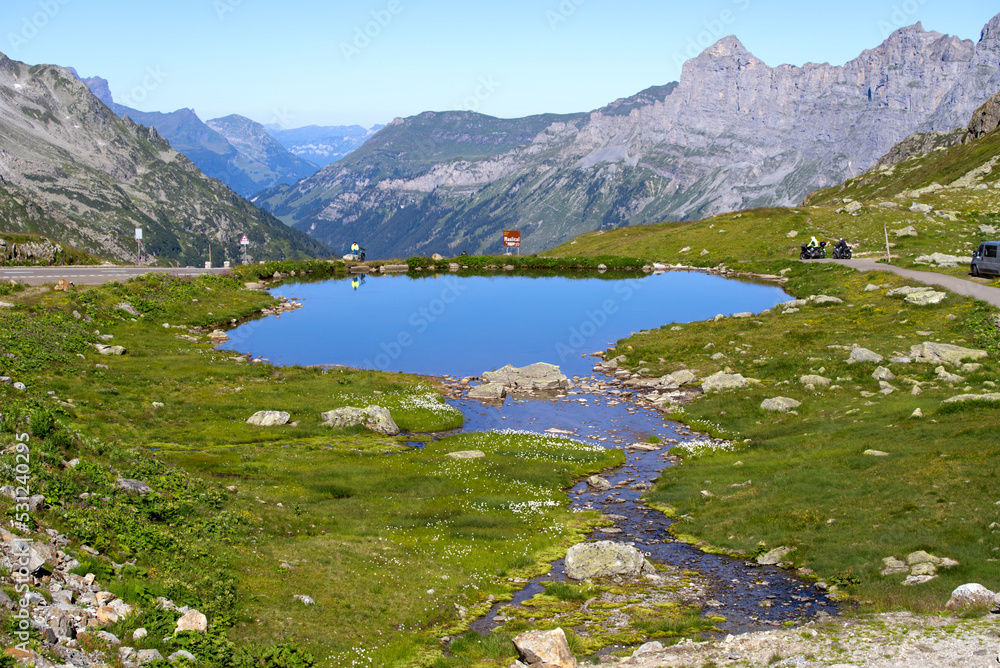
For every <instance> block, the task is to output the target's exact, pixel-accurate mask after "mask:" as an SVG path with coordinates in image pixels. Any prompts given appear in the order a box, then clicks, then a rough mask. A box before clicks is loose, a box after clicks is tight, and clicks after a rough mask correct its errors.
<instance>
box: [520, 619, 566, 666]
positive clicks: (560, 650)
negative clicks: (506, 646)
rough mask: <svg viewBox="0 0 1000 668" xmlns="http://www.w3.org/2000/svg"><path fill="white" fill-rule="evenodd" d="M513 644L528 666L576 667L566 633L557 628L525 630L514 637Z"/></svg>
mask: <svg viewBox="0 0 1000 668" xmlns="http://www.w3.org/2000/svg"><path fill="white" fill-rule="evenodd" d="M514 646H515V647H516V648H517V651H518V653H519V654H520V655H521V658H522V659H524V662H525V663H527V664H528V665H529V666H545V668H576V665H577V664H576V657H574V656H573V653H572V652H571V651H570V649H569V642H567V640H566V633H565V632H564V631H563V630H562V629H561V628H557V629H555V630H552V631H527V632H526V633H522V634H521V635H519V636H517V637H516V638H514Z"/></svg>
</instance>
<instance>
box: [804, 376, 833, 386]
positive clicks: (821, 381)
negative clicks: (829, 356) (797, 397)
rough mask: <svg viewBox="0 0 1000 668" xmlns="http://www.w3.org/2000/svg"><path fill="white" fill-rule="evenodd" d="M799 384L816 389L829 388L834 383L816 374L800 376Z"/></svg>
mask: <svg viewBox="0 0 1000 668" xmlns="http://www.w3.org/2000/svg"><path fill="white" fill-rule="evenodd" d="M799 382H800V383H802V384H803V385H812V386H814V387H827V386H828V385H829V384H830V383H832V382H833V381H831V380H830V379H829V378H825V377H823V376H818V375H816V374H807V375H805V376H800V377H799Z"/></svg>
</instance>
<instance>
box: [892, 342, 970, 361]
mask: <svg viewBox="0 0 1000 668" xmlns="http://www.w3.org/2000/svg"><path fill="white" fill-rule="evenodd" d="M986 356H987V353H986V351H985V350H977V349H975V348H963V347H962V346H955V345H952V344H950V343H934V342H932V341H924V342H923V343H920V344H918V345H915V346H911V347H910V359H912V360H913V361H914V362H920V363H924V364H955V365H957V364H961V363H962V362H963V361H964V360H967V359H973V360H977V359H982V358H984V357H986Z"/></svg>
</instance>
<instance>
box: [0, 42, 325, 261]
mask: <svg viewBox="0 0 1000 668" xmlns="http://www.w3.org/2000/svg"><path fill="white" fill-rule="evenodd" d="M192 116H193V114H192ZM185 118H186V115H185V114H183V113H178V114H175V115H173V116H172V117H171V120H174V121H178V123H177V127H178V128H185V127H192V126H193V124H188V125H187V126H185V125H184V124H183V122H182V121H184V119H185ZM213 133H214V131H213ZM181 136H183V135H181ZM137 227H138V228H142V229H143V248H144V250H145V252H146V257H145V259H144V261H146V262H149V261H152V260H153V259H154V258H155V260H158V261H161V262H163V261H167V262H174V263H179V264H185V265H186V264H192V265H196V264H200V263H202V262H204V261H205V260H206V259H208V257H207V256H208V246H209V244H211V245H212V250H213V256H214V258H215V260H216V262H218V261H219V260H220V259H222V258H224V259H230V260H237V259H239V258H240V257H241V248H240V239H241V237H242V235H244V234H246V235H247V236H248V237H249V239H250V242H251V245H250V255H251V256H252V257H254V258H255V259H272V258H273V259H279V258H288V257H304V256H325V255H328V254H329V249H328V248H326V247H325V246H323V244H321V243H319V242H318V241H315V240H314V239H311V238H309V237H308V236H306V235H305V234H302V233H301V232H297V231H295V230H292V229H289V228H288V227H286V226H285V225H283V224H282V223H281V221H279V220H276V219H275V218H274V217H272V216H270V215H268V214H266V213H264V212H263V211H260V210H259V209H256V208H255V207H253V206H252V205H251V204H250V203H249V202H247V201H246V200H244V199H243V198H241V197H239V196H237V195H236V194H235V193H233V191H232V190H230V189H229V188H227V187H226V186H224V185H223V184H222V183H220V182H219V181H217V180H215V179H212V178H209V177H207V176H205V175H204V174H203V173H202V172H200V171H199V170H198V168H197V167H196V166H195V165H194V164H192V162H191V161H190V160H189V159H188V158H186V157H185V156H184V155H182V154H180V153H178V152H177V151H176V150H174V149H173V148H172V147H171V146H170V145H169V144H168V143H167V141H166V140H164V139H163V138H162V137H161V136H160V135H159V134H158V132H157V131H156V129H153V128H150V127H146V126H143V125H137V124H136V123H134V122H133V119H131V118H125V119H122V118H119V117H118V116H117V115H115V113H113V112H112V111H111V110H109V108H108V107H107V106H106V105H105V104H102V103H101V102H100V101H99V100H98V98H97V97H95V95H94V94H92V93H91V91H90V90H89V89H88V87H87V86H86V85H84V83H83V82H81V81H80V80H79V79H78V78H77V77H75V76H74V75H73V74H71V73H70V71H69V70H67V69H64V68H61V67H55V66H51V65H38V66H34V67H30V66H28V65H25V64H24V63H19V62H16V61H13V60H10V59H8V58H7V57H6V56H4V55H2V54H0V229H2V230H4V231H11V232H20V231H24V232H37V233H41V234H44V235H46V236H48V237H50V238H53V239H58V240H60V241H64V242H66V243H69V244H71V245H73V246H75V247H77V248H80V249H82V250H86V251H88V252H90V253H92V254H94V255H99V256H103V257H109V258H114V259H119V260H134V258H135V252H136V246H135V240H134V237H135V228H137Z"/></svg>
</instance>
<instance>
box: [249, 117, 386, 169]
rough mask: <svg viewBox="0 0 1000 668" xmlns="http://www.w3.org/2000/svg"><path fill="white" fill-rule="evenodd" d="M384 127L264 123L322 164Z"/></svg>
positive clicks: (303, 154)
mask: <svg viewBox="0 0 1000 668" xmlns="http://www.w3.org/2000/svg"><path fill="white" fill-rule="evenodd" d="M383 127H385V126H384V125H373V126H372V127H371V128H369V129H367V130H366V129H365V128H363V127H361V126H360V125H326V126H324V125H307V126H305V127H301V128H291V129H286V128H283V127H281V126H278V125H265V126H264V128H265V129H266V130H267V132H268V133H269V134H270V135H271V136H272V137H274V138H275V139H276V140H278V143H279V144H281V145H282V146H284V147H285V148H286V149H288V151H289V152H290V153H293V154H294V155H297V156H298V157H300V158H302V159H303V160H308V161H309V162H312V163H314V164H316V165H319V166H320V167H326V166H327V165H329V164H330V163H331V162H336V161H337V160H340V159H341V158H343V157H346V156H347V155H349V154H350V153H351V152H352V151H354V150H355V149H357V148H358V147H359V146H361V145H362V144H364V143H365V141H367V140H368V138H369V137H371V136H372V135H373V134H375V133H376V132H378V131H379V130H381V129H382V128H383Z"/></svg>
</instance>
